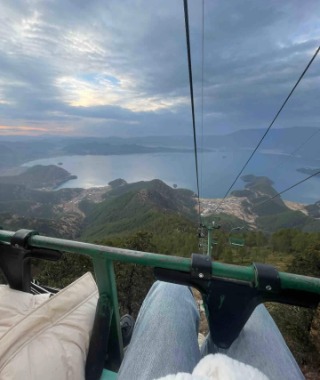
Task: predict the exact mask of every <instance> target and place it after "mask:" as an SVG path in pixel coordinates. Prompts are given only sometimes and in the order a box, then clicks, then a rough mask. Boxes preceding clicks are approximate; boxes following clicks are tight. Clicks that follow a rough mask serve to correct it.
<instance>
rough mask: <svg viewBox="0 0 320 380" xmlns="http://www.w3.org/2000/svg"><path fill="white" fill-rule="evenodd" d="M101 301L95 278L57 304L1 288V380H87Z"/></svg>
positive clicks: (73, 288)
mask: <svg viewBox="0 0 320 380" xmlns="http://www.w3.org/2000/svg"><path fill="white" fill-rule="evenodd" d="M97 299H98V290H97V286H96V284H95V281H94V279H93V277H92V275H91V274H90V273H87V274H85V275H84V276H82V277H81V278H79V279H78V280H77V281H75V282H74V283H72V284H71V285H69V286H68V287H66V288H65V289H63V290H61V291H60V292H59V293H57V294H56V295H54V296H53V297H51V298H49V299H48V298H47V296H45V295H40V296H33V295H30V294H27V293H23V292H19V291H15V290H12V289H10V288H8V287H5V286H1V287H0V378H1V379H6V380H7V379H8V380H9V379H12V380H22V379H23V380H25V379H32V380H40V379H41V380H43V379H46V380H51V379H52V380H57V379H59V380H67V379H68V380H71V379H72V380H74V379H77V380H78V379H79V380H81V379H84V368H85V361H86V356H87V352H88V347H89V340H90V334H91V331H92V327H93V321H94V315H95V310H96V304H97Z"/></svg>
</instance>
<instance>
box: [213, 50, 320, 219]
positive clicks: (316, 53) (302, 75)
mask: <svg viewBox="0 0 320 380" xmlns="http://www.w3.org/2000/svg"><path fill="white" fill-rule="evenodd" d="M319 51H320V46H319V47H318V49H317V50H316V52H315V53H314V55H313V57H312V58H311V60H310V62H309V63H308V65H307V66H306V68H305V69H304V70H303V72H302V74H301V75H300V77H299V79H298V81H297V82H296V84H295V85H294V86H293V88H292V90H291V91H290V93H289V95H288V96H287V98H286V100H285V101H284V102H283V104H282V106H281V107H280V109H279V111H278V112H277V113H276V115H275V117H274V118H273V120H272V122H271V123H270V125H269V127H268V128H267V130H266V131H265V133H264V134H263V136H262V137H261V139H260V141H259V142H258V144H257V146H256V147H255V149H254V150H253V152H252V153H251V155H250V157H249V158H248V159H247V161H246V163H245V164H244V165H243V167H242V169H241V170H240V172H239V173H238V175H237V176H236V178H235V180H234V181H233V182H232V184H231V186H230V187H229V188H228V190H227V192H226V193H225V195H224V197H223V199H222V201H221V202H220V203H219V204H218V206H217V207H216V209H215V210H214V212H216V211H217V210H218V209H219V208H220V207H221V205H222V203H223V202H224V200H225V199H226V197H227V195H228V194H229V192H230V191H231V189H232V188H233V186H234V185H235V184H236V182H237V180H238V179H239V177H240V176H241V174H242V173H243V171H244V169H245V168H246V167H247V165H248V164H249V162H250V161H251V159H252V157H253V156H254V155H255V153H256V151H257V150H258V148H259V146H260V145H261V143H262V141H263V140H264V139H265V137H266V136H267V134H268V133H269V131H270V129H271V128H272V126H273V124H274V123H275V121H276V120H277V118H278V116H279V115H280V113H281V111H282V110H283V108H284V107H285V105H286V104H287V102H288V100H289V99H290V98H291V95H292V94H293V92H294V90H295V89H296V88H297V86H298V85H299V83H300V82H301V80H302V78H303V77H304V75H305V73H306V72H307V71H308V69H309V67H310V66H311V64H312V62H313V61H314V60H315V58H316V56H317V55H318V53H319Z"/></svg>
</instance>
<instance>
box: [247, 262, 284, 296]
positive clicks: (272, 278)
mask: <svg viewBox="0 0 320 380" xmlns="http://www.w3.org/2000/svg"><path fill="white" fill-rule="evenodd" d="M253 266H254V269H255V271H256V285H257V289H258V290H261V291H267V292H273V293H278V292H280V290H281V281H280V276H279V272H278V270H277V269H276V268H275V267H273V266H272V265H268V264H260V263H253Z"/></svg>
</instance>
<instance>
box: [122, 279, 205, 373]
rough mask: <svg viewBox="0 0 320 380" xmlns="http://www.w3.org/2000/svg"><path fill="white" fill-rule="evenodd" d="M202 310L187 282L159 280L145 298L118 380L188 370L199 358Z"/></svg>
mask: <svg viewBox="0 0 320 380" xmlns="http://www.w3.org/2000/svg"><path fill="white" fill-rule="evenodd" d="M198 324H199V312H198V309H197V306H196V303H195V301H194V298H193V296H192V294H191V292H190V290H189V289H188V287H186V286H181V285H174V284H169V283H165V282H156V283H155V284H154V285H153V286H152V288H151V289H150V292H149V293H148V295H147V297H146V299H145V300H144V302H143V304H142V306H141V309H140V312H139V315H138V318H137V321H136V325H135V328H134V331H133V336H132V339H131V343H130V344H129V346H128V348H127V351H126V353H125V357H124V359H123V362H122V364H121V367H120V370H119V374H118V378H119V380H123V379H124V380H127V379H130V380H136V379H137V380H138V379H139V380H151V379H157V378H159V377H162V376H166V375H168V374H171V373H177V372H189V373H191V372H192V370H193V368H194V367H195V366H196V364H197V363H198V362H199V360H200V350H199V346H198Z"/></svg>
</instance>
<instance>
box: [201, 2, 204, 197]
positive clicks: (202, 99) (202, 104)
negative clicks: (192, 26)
mask: <svg viewBox="0 0 320 380" xmlns="http://www.w3.org/2000/svg"><path fill="white" fill-rule="evenodd" d="M201 21H202V36H201V161H200V165H201V170H200V189H201V194H200V196H201V195H202V191H203V109H204V91H203V83H204V0H202V18H201Z"/></svg>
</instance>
